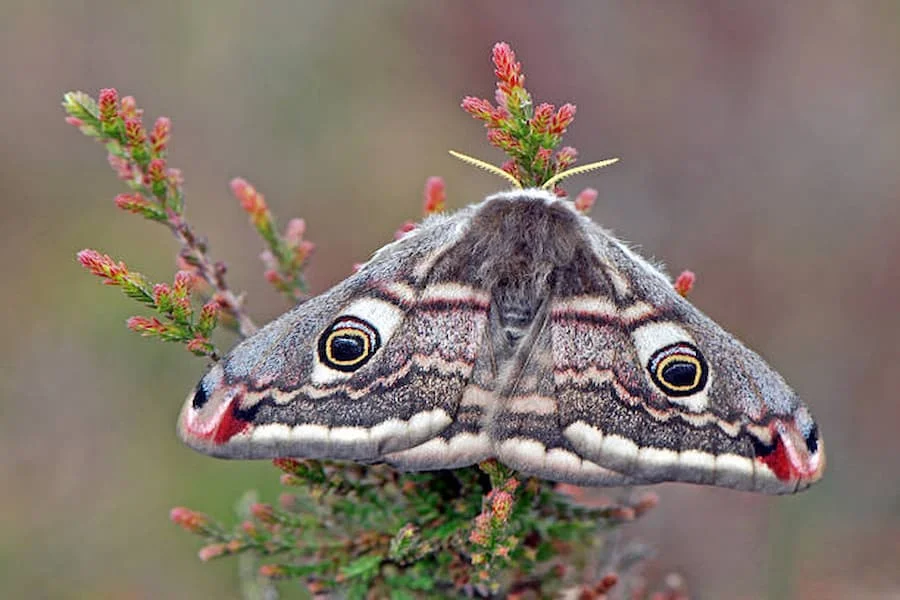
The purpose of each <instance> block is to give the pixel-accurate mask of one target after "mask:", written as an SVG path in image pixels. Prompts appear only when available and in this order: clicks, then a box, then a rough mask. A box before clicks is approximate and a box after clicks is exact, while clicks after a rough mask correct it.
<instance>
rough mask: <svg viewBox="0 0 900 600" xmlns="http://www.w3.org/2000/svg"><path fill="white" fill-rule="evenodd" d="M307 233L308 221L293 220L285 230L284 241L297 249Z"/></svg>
mask: <svg viewBox="0 0 900 600" xmlns="http://www.w3.org/2000/svg"><path fill="white" fill-rule="evenodd" d="M305 233H306V221H304V220H303V219H291V220H290V221H288V224H287V227H285V228H284V241H286V242H287V243H288V244H289V245H290V246H291V247H294V248H296V247H297V246H299V245H300V242H302V241H303V235H304V234H305Z"/></svg>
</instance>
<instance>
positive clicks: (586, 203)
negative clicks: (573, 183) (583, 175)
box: [575, 187, 597, 213]
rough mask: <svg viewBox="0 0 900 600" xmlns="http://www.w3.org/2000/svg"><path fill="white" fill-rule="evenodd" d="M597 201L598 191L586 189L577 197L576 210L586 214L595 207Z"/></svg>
mask: <svg viewBox="0 0 900 600" xmlns="http://www.w3.org/2000/svg"><path fill="white" fill-rule="evenodd" d="M596 201H597V190H595V189H594V188H589V187H588V188H584V189H583V190H581V192H579V194H578V195H577V196H576V197H575V210H577V211H578V212H580V213H586V212H588V211H589V210H591V208H592V207H593V206H594V202H596Z"/></svg>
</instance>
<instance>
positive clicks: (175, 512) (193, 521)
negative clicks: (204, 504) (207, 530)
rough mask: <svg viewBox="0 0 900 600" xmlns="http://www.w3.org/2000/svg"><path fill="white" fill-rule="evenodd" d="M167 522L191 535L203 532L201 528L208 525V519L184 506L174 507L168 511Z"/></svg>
mask: <svg viewBox="0 0 900 600" xmlns="http://www.w3.org/2000/svg"><path fill="white" fill-rule="evenodd" d="M169 520H170V521H172V522H173V523H175V524H176V525H179V526H181V527H182V528H183V529H185V530H187V531H190V532H191V533H199V532H201V531H203V528H204V527H205V526H206V525H207V524H208V523H209V517H207V516H206V515H204V514H203V513H199V512H196V511H193V510H191V509H190V508H185V507H184V506H176V507H175V508H173V509H172V510H170V511H169Z"/></svg>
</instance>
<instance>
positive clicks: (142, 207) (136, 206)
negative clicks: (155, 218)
mask: <svg viewBox="0 0 900 600" xmlns="http://www.w3.org/2000/svg"><path fill="white" fill-rule="evenodd" d="M114 202H115V203H116V206H117V207H119V208H121V209H122V210H127V211H128V212H131V213H135V214H144V213H145V212H146V211H147V209H149V208H153V205H152V204H151V203H150V202H148V201H147V200H145V199H144V197H143V196H141V195H140V194H138V193H137V192H133V193H131V194H119V195H118V196H116V197H115V200H114Z"/></svg>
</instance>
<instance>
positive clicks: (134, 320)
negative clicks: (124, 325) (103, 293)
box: [78, 250, 219, 360]
mask: <svg viewBox="0 0 900 600" xmlns="http://www.w3.org/2000/svg"><path fill="white" fill-rule="evenodd" d="M78 262H80V263H81V265H82V266H83V267H84V268H85V269H87V270H88V271H90V272H91V273H93V274H94V275H96V276H98V277H100V278H101V279H103V283H105V284H106V285H112V286H116V287H119V288H121V289H122V292H123V293H124V294H125V295H126V296H128V297H129V298H133V299H135V300H137V301H138V302H141V303H142V304H145V305H147V306H149V307H151V308H153V309H154V310H156V312H157V313H159V315H160V316H161V317H162V320H160V319H159V318H157V317H131V318H130V319H128V328H129V329H131V330H132V331H135V332H137V333H140V334H141V335H145V336H148V337H155V338H158V339H160V340H163V341H165V342H178V343H182V344H185V345H186V346H187V349H188V350H189V351H190V352H193V353H194V354H196V355H198V356H208V357H210V358H212V359H213V360H218V358H219V352H218V351H217V350H216V347H215V346H214V345H213V343H212V342H210V340H209V336H210V334H212V331H213V329H215V327H216V321H217V319H218V314H219V306H218V304H217V303H216V302H207V303H206V304H204V305H203V308H201V309H200V314H199V315H195V313H194V308H193V306H192V305H191V298H190V292H191V284H192V279H193V277H192V275H191V273H189V272H188V271H179V272H178V273H177V274H176V275H175V282H174V284H173V285H171V286H169V285H167V284H165V283H158V284H156V285H152V284H151V283H150V282H149V281H147V279H146V278H145V277H144V276H143V275H141V274H140V273H136V272H134V271H130V270H129V269H128V267H127V266H126V265H125V263H123V262H121V261H119V262H116V261H114V260H113V259H112V258H110V257H109V256H107V255H105V254H100V253H99V252H97V251H96V250H82V251H81V252H79V253H78Z"/></svg>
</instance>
